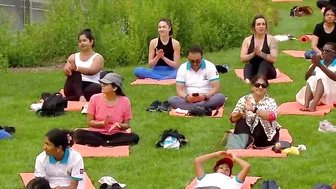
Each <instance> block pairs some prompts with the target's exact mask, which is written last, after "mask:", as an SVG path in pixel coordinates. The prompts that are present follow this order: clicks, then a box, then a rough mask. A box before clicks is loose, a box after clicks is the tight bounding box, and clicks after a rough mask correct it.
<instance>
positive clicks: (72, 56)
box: [68, 53, 79, 60]
mask: <svg viewBox="0 0 336 189" xmlns="http://www.w3.org/2000/svg"><path fill="white" fill-rule="evenodd" d="M78 55H79V53H73V54H71V55H70V56H69V57H68V60H75V57H76V56H78Z"/></svg>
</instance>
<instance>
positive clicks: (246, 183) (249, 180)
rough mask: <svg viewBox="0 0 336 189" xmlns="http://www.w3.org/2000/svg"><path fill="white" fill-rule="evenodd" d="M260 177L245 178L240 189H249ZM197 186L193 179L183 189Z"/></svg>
mask: <svg viewBox="0 0 336 189" xmlns="http://www.w3.org/2000/svg"><path fill="white" fill-rule="evenodd" d="M260 179H261V177H249V176H247V177H246V178H245V181H244V184H243V186H242V189H251V188H252V186H253V185H254V184H255V183H256V182H258V180H260ZM196 185H197V178H194V180H193V181H192V182H191V183H190V184H189V185H188V186H187V187H186V188H185V189H194V187H195V186H196Z"/></svg>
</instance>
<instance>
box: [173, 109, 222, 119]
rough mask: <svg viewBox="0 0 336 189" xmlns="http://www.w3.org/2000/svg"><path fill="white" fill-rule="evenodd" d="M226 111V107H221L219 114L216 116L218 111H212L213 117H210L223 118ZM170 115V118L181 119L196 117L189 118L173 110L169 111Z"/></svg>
mask: <svg viewBox="0 0 336 189" xmlns="http://www.w3.org/2000/svg"><path fill="white" fill-rule="evenodd" d="M224 110H225V107H221V108H219V109H218V113H217V114H216V115H215V113H216V110H213V111H212V116H210V117H216V118H221V117H223V114H224ZM169 115H170V116H181V117H194V116H189V115H188V116H187V115H186V114H183V113H178V112H175V109H171V110H170V111H169ZM207 117H209V116H207Z"/></svg>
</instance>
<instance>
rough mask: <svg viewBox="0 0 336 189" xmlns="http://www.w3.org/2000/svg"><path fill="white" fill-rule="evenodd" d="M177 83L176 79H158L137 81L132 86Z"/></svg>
mask: <svg viewBox="0 0 336 189" xmlns="http://www.w3.org/2000/svg"><path fill="white" fill-rule="evenodd" d="M175 83H176V80H175V79H165V80H156V79H149V78H147V79H137V80H135V81H133V82H132V83H131V85H173V84H175Z"/></svg>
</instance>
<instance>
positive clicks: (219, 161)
mask: <svg viewBox="0 0 336 189" xmlns="http://www.w3.org/2000/svg"><path fill="white" fill-rule="evenodd" d="M224 163H225V164H228V165H229V167H230V170H232V167H233V160H232V159H231V158H228V157H225V158H222V159H220V160H218V161H217V162H216V164H215V166H214V167H213V170H214V171H215V168H216V167H218V166H220V165H222V164H224Z"/></svg>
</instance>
